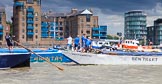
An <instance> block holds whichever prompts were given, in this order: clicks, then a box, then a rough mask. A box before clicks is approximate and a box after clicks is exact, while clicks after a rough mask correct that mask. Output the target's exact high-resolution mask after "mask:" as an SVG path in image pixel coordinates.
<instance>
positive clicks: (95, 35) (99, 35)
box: [92, 34, 100, 36]
mask: <svg viewBox="0 0 162 84" xmlns="http://www.w3.org/2000/svg"><path fill="white" fill-rule="evenodd" d="M92 36H100V34H92Z"/></svg>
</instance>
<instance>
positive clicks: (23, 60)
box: [0, 53, 31, 69]
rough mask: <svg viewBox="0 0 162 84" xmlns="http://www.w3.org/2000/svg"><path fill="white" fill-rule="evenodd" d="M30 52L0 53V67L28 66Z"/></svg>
mask: <svg viewBox="0 0 162 84" xmlns="http://www.w3.org/2000/svg"><path fill="white" fill-rule="evenodd" d="M30 56H31V54H30V53H14V54H13V53H1V54H0V69H4V68H5V69H6V68H17V67H30Z"/></svg>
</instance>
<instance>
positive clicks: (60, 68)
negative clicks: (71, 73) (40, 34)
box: [14, 41, 64, 71]
mask: <svg viewBox="0 0 162 84" xmlns="http://www.w3.org/2000/svg"><path fill="white" fill-rule="evenodd" d="M14 42H15V43H16V44H18V45H19V46H21V47H23V48H25V49H26V50H28V51H29V52H31V53H33V54H35V55H36V56H38V57H40V58H41V59H42V60H45V61H46V62H48V63H49V64H51V65H53V66H55V67H56V68H58V69H59V70H61V71H63V70H64V69H63V68H62V67H59V66H57V65H55V64H53V63H51V62H50V61H49V60H48V59H46V58H44V57H42V56H40V55H39V54H36V53H35V52H33V51H32V50H30V49H29V48H27V47H25V46H24V45H22V44H20V43H19V42H17V41H14Z"/></svg>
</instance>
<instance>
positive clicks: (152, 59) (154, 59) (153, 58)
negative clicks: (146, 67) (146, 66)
mask: <svg viewBox="0 0 162 84" xmlns="http://www.w3.org/2000/svg"><path fill="white" fill-rule="evenodd" d="M157 60H158V58H156V57H132V61H157Z"/></svg>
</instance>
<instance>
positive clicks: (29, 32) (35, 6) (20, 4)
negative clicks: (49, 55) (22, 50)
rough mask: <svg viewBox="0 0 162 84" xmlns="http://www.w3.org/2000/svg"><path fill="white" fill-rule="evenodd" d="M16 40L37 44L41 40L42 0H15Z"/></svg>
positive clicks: (14, 32)
mask: <svg viewBox="0 0 162 84" xmlns="http://www.w3.org/2000/svg"><path fill="white" fill-rule="evenodd" d="M12 20H13V35H15V38H14V40H16V41H19V42H21V43H23V44H24V45H25V44H26V45H27V44H31V45H35V44H36V45H37V44H38V43H40V41H41V0H14V5H13V19H12Z"/></svg>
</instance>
